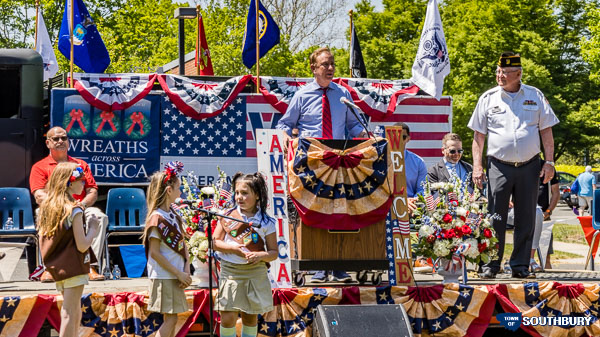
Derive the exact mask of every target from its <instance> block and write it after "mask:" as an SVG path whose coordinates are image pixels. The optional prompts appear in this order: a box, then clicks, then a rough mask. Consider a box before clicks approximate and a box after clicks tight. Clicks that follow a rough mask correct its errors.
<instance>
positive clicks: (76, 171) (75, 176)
mask: <svg viewBox="0 0 600 337" xmlns="http://www.w3.org/2000/svg"><path fill="white" fill-rule="evenodd" d="M83 175H84V173H83V168H82V167H81V166H77V167H76V168H75V169H74V170H73V173H71V176H70V177H69V181H68V182H67V186H69V185H71V183H72V182H74V181H75V180H77V179H80V178H83Z"/></svg>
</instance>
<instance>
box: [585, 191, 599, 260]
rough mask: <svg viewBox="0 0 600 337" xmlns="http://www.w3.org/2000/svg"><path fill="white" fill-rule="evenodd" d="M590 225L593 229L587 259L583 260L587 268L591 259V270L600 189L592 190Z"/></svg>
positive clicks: (596, 234)
mask: <svg viewBox="0 0 600 337" xmlns="http://www.w3.org/2000/svg"><path fill="white" fill-rule="evenodd" d="M592 227H593V228H594V230H595V231H594V236H593V237H592V242H591V244H590V250H589V251H588V254H587V259H586V260H585V269H587V267H588V264H589V262H590V260H591V261H592V270H594V257H593V256H592V251H593V248H594V245H595V244H596V238H597V237H598V234H600V189H596V190H594V197H593V199H592Z"/></svg>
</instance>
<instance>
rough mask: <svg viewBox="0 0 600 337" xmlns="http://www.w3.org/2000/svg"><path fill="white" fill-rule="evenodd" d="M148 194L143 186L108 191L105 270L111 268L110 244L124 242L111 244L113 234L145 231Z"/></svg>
mask: <svg viewBox="0 0 600 337" xmlns="http://www.w3.org/2000/svg"><path fill="white" fill-rule="evenodd" d="M146 212H147V208H146V196H145V194H144V190H142V189H141V188H113V189H111V190H110V191H108V196H107V199H106V215H108V228H107V229H106V241H105V243H106V244H105V245H104V247H105V254H104V256H105V257H104V259H105V263H104V267H103V268H102V271H103V272H104V271H105V269H106V268H108V270H110V256H109V253H108V252H109V249H108V248H109V246H110V247H117V246H122V245H123V244H113V245H110V244H109V242H108V239H109V238H110V237H111V236H113V235H117V236H118V235H134V234H141V233H142V232H143V231H144V223H145V220H146Z"/></svg>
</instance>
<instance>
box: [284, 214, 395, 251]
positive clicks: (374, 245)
mask: <svg viewBox="0 0 600 337" xmlns="http://www.w3.org/2000/svg"><path fill="white" fill-rule="evenodd" d="M324 220H325V221H327V220H326V219H324ZM290 240H291V242H292V243H293V244H294V246H295V247H292V248H295V249H296V250H292V256H293V257H294V258H296V259H301V260H385V251H386V250H385V245H386V243H385V220H382V221H380V222H378V223H375V224H373V225H370V226H367V227H363V228H361V229H360V230H357V231H348V232H330V231H328V230H327V229H322V228H314V227H309V226H306V225H305V224H303V223H302V221H300V224H299V225H298V226H297V228H296V230H295V231H294V230H291V231H290ZM296 253H297V256H296Z"/></svg>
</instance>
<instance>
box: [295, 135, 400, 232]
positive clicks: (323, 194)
mask: <svg viewBox="0 0 600 337" xmlns="http://www.w3.org/2000/svg"><path fill="white" fill-rule="evenodd" d="M390 165H391V161H389V160H388V143H387V141H386V140H385V139H383V138H377V139H369V140H366V141H364V142H362V143H360V144H358V145H356V146H354V147H351V148H349V149H346V150H337V149H332V148H330V147H328V146H326V145H324V144H323V143H321V142H319V141H318V140H316V139H314V138H298V139H294V141H293V142H292V143H291V146H290V150H289V151H288V179H289V182H288V185H289V193H290V195H291V197H292V201H293V202H294V204H295V205H296V208H297V209H298V213H299V214H300V217H301V218H302V223H304V224H305V225H307V226H312V227H317V228H324V229H332V230H351V229H359V228H362V227H366V226H369V225H371V224H374V223H376V222H378V221H381V220H384V219H385V216H386V214H387V213H388V211H389V209H390V205H391V202H392V199H391V187H392V170H391V167H390ZM323 219H327V221H323Z"/></svg>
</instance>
